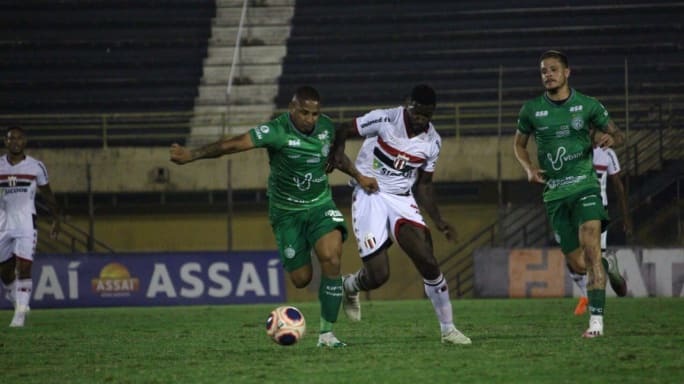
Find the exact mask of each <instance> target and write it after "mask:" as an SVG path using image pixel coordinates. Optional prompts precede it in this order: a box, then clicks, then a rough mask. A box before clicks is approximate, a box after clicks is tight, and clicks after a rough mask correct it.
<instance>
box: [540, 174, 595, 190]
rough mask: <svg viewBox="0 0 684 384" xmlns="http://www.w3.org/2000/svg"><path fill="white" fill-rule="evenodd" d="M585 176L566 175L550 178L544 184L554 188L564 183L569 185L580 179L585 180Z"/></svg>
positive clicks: (576, 182) (578, 181)
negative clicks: (559, 177) (560, 177)
mask: <svg viewBox="0 0 684 384" xmlns="http://www.w3.org/2000/svg"><path fill="white" fill-rule="evenodd" d="M586 178H587V176H586V175H582V176H568V177H564V178H562V179H551V180H549V181H547V182H546V185H547V186H548V187H549V189H556V188H558V187H562V186H564V185H571V184H578V183H580V182H581V181H584V180H586Z"/></svg>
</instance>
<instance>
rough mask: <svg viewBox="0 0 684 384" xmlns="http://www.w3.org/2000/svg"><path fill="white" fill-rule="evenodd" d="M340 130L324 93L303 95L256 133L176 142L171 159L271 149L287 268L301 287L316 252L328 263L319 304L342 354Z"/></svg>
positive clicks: (325, 329) (277, 225) (277, 231)
mask: <svg viewBox="0 0 684 384" xmlns="http://www.w3.org/2000/svg"><path fill="white" fill-rule="evenodd" d="M334 139H335V126H334V125H333V123H332V121H331V120H330V118H329V117H327V116H325V115H322V114H321V112H320V96H319V94H318V91H316V89H314V88H312V87H309V86H303V87H300V88H299V89H297V91H296V93H295V94H294V96H293V98H292V101H291V102H290V104H289V108H288V112H286V113H284V114H282V115H280V116H278V117H277V118H275V119H274V120H271V121H269V122H267V123H264V124H262V125H260V126H258V127H256V128H252V129H250V130H249V131H248V132H246V133H244V134H242V135H239V136H235V137H232V138H229V139H222V140H219V141H217V142H215V143H212V144H208V145H206V146H203V147H201V148H197V149H192V150H190V149H187V148H184V147H182V146H180V145H178V144H173V145H172V146H171V149H170V157H171V161H173V162H174V163H177V164H186V163H189V162H191V161H194V160H198V159H207V158H216V157H220V156H222V155H227V154H231V153H237V152H242V151H247V150H250V149H254V148H266V149H267V150H268V156H269V164H270V171H271V172H270V175H269V179H268V198H269V219H270V222H271V227H272V228H273V233H274V235H275V238H276V242H277V244H278V251H279V253H280V259H281V261H282V263H283V267H284V268H285V270H286V271H287V272H288V274H289V276H290V279H291V280H292V282H293V284H294V285H295V286H296V287H297V288H304V287H306V286H307V285H308V284H309V283H310V282H311V279H312V276H313V271H312V266H311V254H312V249H313V251H314V252H313V253H314V254H315V255H316V256H317V257H318V260H319V262H320V265H321V281H320V288H319V291H318V299H319V301H320V303H321V321H320V334H319V337H318V346H319V347H329V348H339V347H344V346H345V345H346V344H345V343H343V342H341V341H340V340H338V339H337V337H335V335H334V334H333V332H332V326H333V323H334V322H335V321H337V316H338V313H339V309H340V305H341V302H342V278H341V275H340V261H341V256H342V242H343V241H344V240H345V239H346V237H347V228H346V225H345V222H344V217H343V216H342V213H341V212H340V211H339V210H338V209H337V207H336V206H335V203H334V202H333V199H332V191H331V190H330V185H329V183H328V176H327V174H326V172H325V168H326V162H327V160H328V152H329V149H330V146H331V144H332V142H333V140H334ZM352 176H354V178H355V179H356V180H357V182H359V184H360V185H363V186H364V187H365V188H369V191H373V190H375V189H377V182H376V181H375V179H373V178H368V177H365V176H363V175H361V174H360V173H359V172H358V171H357V170H356V169H353V170H352Z"/></svg>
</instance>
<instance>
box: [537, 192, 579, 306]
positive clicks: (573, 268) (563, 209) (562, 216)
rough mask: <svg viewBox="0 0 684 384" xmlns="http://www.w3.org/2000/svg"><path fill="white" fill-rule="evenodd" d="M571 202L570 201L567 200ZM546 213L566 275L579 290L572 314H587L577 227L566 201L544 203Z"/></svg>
mask: <svg viewBox="0 0 684 384" xmlns="http://www.w3.org/2000/svg"><path fill="white" fill-rule="evenodd" d="M569 200H570V201H572V199H569ZM545 208H546V213H547V215H548V218H549V222H550V223H551V227H552V228H553V231H554V235H555V237H556V241H557V242H558V244H560V246H561V250H562V251H563V255H565V264H566V266H567V268H568V274H569V275H570V278H571V279H572V280H573V282H574V283H575V285H576V286H577V287H578V288H579V290H580V298H579V300H578V302H577V305H576V306H575V310H574V314H575V315H582V314H584V313H586V312H587V304H588V303H589V299H588V298H587V288H586V287H587V276H586V275H587V267H586V264H585V262H584V255H583V253H582V249H581V248H580V244H579V238H578V235H577V226H576V225H574V224H573V223H574V221H573V219H572V217H571V215H572V210H571V207H570V205H569V204H568V200H566V199H561V200H556V201H550V202H546V203H545Z"/></svg>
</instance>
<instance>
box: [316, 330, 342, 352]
mask: <svg viewBox="0 0 684 384" xmlns="http://www.w3.org/2000/svg"><path fill="white" fill-rule="evenodd" d="M317 346H318V347H328V348H343V347H346V346H347V344H345V343H343V342H341V341H339V340H338V339H337V337H335V335H333V333H332V332H326V333H321V334H320V335H318V345H317Z"/></svg>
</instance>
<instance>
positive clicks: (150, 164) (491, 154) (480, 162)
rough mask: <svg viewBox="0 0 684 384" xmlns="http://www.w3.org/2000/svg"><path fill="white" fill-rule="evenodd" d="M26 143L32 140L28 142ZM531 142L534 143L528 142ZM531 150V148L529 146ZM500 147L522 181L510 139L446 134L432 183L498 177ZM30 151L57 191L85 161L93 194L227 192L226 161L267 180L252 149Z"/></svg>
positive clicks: (239, 177)
mask: <svg viewBox="0 0 684 384" xmlns="http://www.w3.org/2000/svg"><path fill="white" fill-rule="evenodd" d="M29 145H30V144H29ZM360 145H361V141H358V140H354V141H349V143H348V147H347V153H348V154H355V153H356V152H357V151H358V148H359V147H360ZM531 145H532V146H534V143H532V144H531ZM532 148H534V147H532ZM499 149H500V151H501V154H502V159H501V164H502V170H501V171H502V172H501V173H502V178H503V179H504V180H520V179H524V177H525V175H524V173H523V171H522V169H521V168H520V166H519V165H518V163H517V161H516V160H515V157H514V155H513V138H512V137H511V136H505V137H503V138H502V139H501V140H499V139H497V138H496V137H468V138H455V137H449V138H444V141H443V146H442V153H441V155H440V161H439V166H438V167H437V172H436V174H435V181H436V182H445V181H455V182H457V181H482V180H496V179H497V166H496V164H497V152H498V151H499ZM28 152H29V154H30V155H32V156H34V157H36V158H38V159H40V160H42V161H43V163H45V165H46V166H47V167H48V171H49V174H50V184H51V186H52V189H53V190H54V191H55V192H56V193H73V192H86V191H87V190H88V183H87V181H86V173H87V172H86V168H87V164H90V165H91V169H92V183H91V184H92V185H91V187H92V191H93V192H96V193H97V192H150V191H205V190H206V191H209V190H225V189H226V185H227V180H228V167H227V164H228V160H230V161H231V164H232V166H231V172H232V178H231V184H232V187H233V188H235V189H253V188H264V187H265V186H266V181H267V178H268V173H269V168H268V155H267V153H266V151H264V150H254V151H248V152H243V153H239V154H235V155H232V156H230V157H224V158H221V159H219V160H204V161H200V162H196V163H192V164H188V165H185V166H182V167H181V166H177V165H175V164H172V163H170V162H169V160H168V159H169V153H168V149H167V148H150V147H147V148H128V147H115V148H107V149H79V150H73V149H69V150H64V149H30V148H29V150H28ZM160 168H162V169H165V170H167V171H168V181H164V182H159V181H158V179H157V175H158V169H160ZM347 179H348V178H347V177H346V176H345V175H344V174H342V173H341V172H334V173H333V174H332V176H331V182H332V183H333V184H334V185H343V184H345V183H346V181H347Z"/></svg>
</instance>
